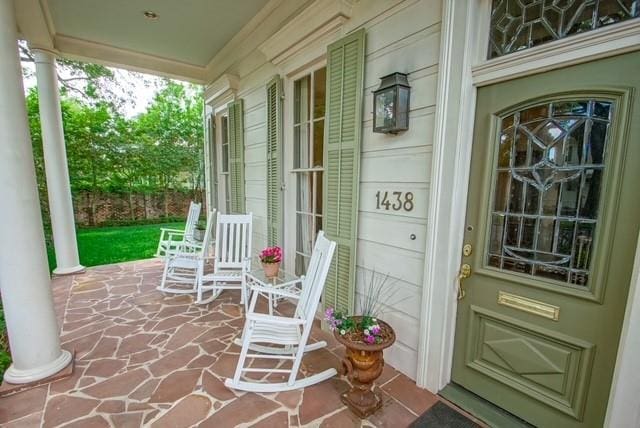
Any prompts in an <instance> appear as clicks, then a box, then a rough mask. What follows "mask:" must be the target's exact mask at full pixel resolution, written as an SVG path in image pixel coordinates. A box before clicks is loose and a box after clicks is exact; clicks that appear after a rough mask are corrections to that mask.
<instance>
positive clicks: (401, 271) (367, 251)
mask: <svg viewBox="0 0 640 428" xmlns="http://www.w3.org/2000/svg"><path fill="white" fill-rule="evenodd" d="M423 263H424V254H423V253H420V252H417V251H409V250H404V249H401V248H397V247H391V246H389V245H385V244H380V243H378V242H373V241H366V240H364V239H362V238H360V239H359V240H358V260H357V264H358V266H370V267H371V268H375V270H376V271H378V272H382V273H388V274H389V275H390V276H392V277H393V278H396V279H400V280H402V281H406V282H409V283H411V284H415V285H416V286H421V284H422V273H423V272H422V265H423Z"/></svg>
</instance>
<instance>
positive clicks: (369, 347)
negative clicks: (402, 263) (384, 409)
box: [325, 271, 397, 419]
mask: <svg viewBox="0 0 640 428" xmlns="http://www.w3.org/2000/svg"><path fill="white" fill-rule="evenodd" d="M387 279H388V275H385V276H383V278H382V280H379V278H378V277H377V274H376V272H375V271H374V272H373V273H372V274H371V281H370V282H369V286H368V289H365V290H364V297H363V298H362V300H361V303H360V312H361V315H346V314H344V313H343V312H341V311H336V310H335V309H334V308H327V309H326V311H325V320H326V321H327V323H328V326H329V328H330V329H331V330H333V334H334V336H335V338H336V339H337V340H338V342H340V343H341V344H343V345H344V346H345V348H346V352H345V357H344V358H343V360H342V374H343V375H345V376H347V378H348V379H349V380H350V381H351V384H352V388H351V389H350V390H349V391H347V392H345V393H343V394H342V396H341V399H342V402H343V403H344V404H346V405H347V407H349V409H351V411H352V412H354V413H355V414H356V415H358V416H359V417H361V418H363V419H364V418H366V417H368V416H369V415H371V414H373V413H375V411H376V410H378V409H379V408H380V407H381V406H382V399H381V398H380V397H379V396H378V394H376V393H375V392H374V391H373V390H372V387H373V382H374V381H375V380H376V379H378V377H380V375H381V374H382V369H383V368H384V355H383V353H382V351H383V350H384V349H386V348H388V347H390V346H391V345H393V343H394V342H395V340H396V335H395V332H394V330H393V328H392V327H391V326H390V325H389V324H387V323H386V322H384V321H382V320H380V319H378V314H380V313H381V311H382V306H381V305H380V302H381V301H385V302H387V303H389V302H390V300H389V297H390V296H389V294H390V293H391V292H392V291H389V290H390V289H389V288H387V289H385V284H386V283H387ZM365 288H366V287H365ZM395 303H397V302H395Z"/></svg>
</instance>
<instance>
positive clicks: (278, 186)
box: [267, 76, 282, 246]
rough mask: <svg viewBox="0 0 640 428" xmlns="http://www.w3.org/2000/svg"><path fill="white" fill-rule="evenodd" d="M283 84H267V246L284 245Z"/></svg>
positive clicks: (273, 82) (274, 80) (272, 81)
mask: <svg viewBox="0 0 640 428" xmlns="http://www.w3.org/2000/svg"><path fill="white" fill-rule="evenodd" d="M281 224H282V83H281V80H280V76H275V77H274V78H273V79H271V81H270V82H269V83H268V84H267V244H268V245H270V246H271V245H282V240H281Z"/></svg>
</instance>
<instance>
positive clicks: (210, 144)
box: [204, 114, 218, 211]
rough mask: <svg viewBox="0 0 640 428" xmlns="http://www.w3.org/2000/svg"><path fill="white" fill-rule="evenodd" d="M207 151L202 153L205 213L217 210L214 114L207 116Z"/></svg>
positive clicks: (216, 160) (216, 159)
mask: <svg viewBox="0 0 640 428" xmlns="http://www.w3.org/2000/svg"><path fill="white" fill-rule="evenodd" d="M206 120H207V127H206V130H207V149H206V150H205V151H204V154H205V156H204V158H205V159H204V162H205V165H206V168H207V169H206V171H207V173H206V174H205V185H206V187H207V195H208V196H209V205H208V208H207V211H211V210H212V209H213V208H218V170H217V168H218V157H217V156H216V120H215V115H214V114H209V115H207V119H206Z"/></svg>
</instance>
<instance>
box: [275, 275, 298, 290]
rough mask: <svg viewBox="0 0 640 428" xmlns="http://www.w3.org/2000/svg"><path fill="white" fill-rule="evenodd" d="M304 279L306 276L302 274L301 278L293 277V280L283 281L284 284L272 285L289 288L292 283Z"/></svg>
mask: <svg viewBox="0 0 640 428" xmlns="http://www.w3.org/2000/svg"><path fill="white" fill-rule="evenodd" d="M302 281H304V276H301V277H300V278H296V279H293V280H291V281H287V282H283V283H282V284H276V285H273V286H272V287H273V288H280V289H282V288H289V287H291V286H292V285H295V284H299V283H301V282H302Z"/></svg>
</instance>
